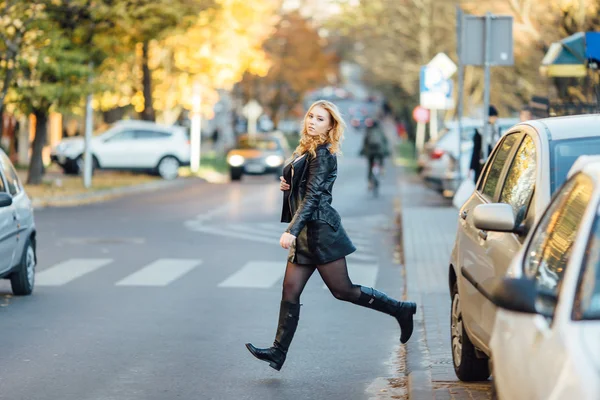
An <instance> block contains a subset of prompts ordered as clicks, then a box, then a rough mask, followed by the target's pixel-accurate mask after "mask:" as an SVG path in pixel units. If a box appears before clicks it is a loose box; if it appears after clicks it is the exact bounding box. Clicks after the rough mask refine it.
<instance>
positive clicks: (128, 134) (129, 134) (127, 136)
mask: <svg viewBox="0 0 600 400" xmlns="http://www.w3.org/2000/svg"><path fill="white" fill-rule="evenodd" d="M134 138H135V132H134V131H122V132H119V133H115V134H114V135H112V136H111V137H110V138H108V139H106V141H107V142H117V141H121V140H132V139H134Z"/></svg>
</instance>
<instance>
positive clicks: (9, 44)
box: [0, 0, 44, 138]
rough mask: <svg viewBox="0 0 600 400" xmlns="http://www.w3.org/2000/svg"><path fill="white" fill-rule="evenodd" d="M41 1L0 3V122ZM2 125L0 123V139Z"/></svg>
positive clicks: (32, 32) (33, 32)
mask: <svg viewBox="0 0 600 400" xmlns="http://www.w3.org/2000/svg"><path fill="white" fill-rule="evenodd" d="M43 8H44V5H43V3H42V2H41V1H32V0H5V1H0V9H1V10H2V17H1V18H0V77H1V86H0V122H1V120H2V115H3V113H4V108H5V101H6V96H7V94H8V91H9V89H10V87H11V84H12V83H13V79H14V77H15V66H16V60H17V57H18V56H19V55H20V53H21V50H22V48H23V46H24V45H27V42H28V40H29V39H31V38H32V37H34V36H35V35H36V34H37V33H36V32H35V31H32V27H33V26H34V22H35V19H36V18H37V17H38V15H39V14H40V12H41V11H42V10H43ZM3 129H4V124H3V123H0V138H1V137H2V133H3Z"/></svg>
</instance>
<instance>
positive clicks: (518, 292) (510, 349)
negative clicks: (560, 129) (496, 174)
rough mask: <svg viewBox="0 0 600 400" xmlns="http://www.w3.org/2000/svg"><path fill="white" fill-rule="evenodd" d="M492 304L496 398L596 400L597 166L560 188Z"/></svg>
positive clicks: (599, 321)
mask: <svg viewBox="0 0 600 400" xmlns="http://www.w3.org/2000/svg"><path fill="white" fill-rule="evenodd" d="M496 222H497V223H498V222H500V221H499V220H498V221H496ZM491 297H492V300H493V302H494V303H495V304H496V305H497V306H498V307H499V308H498V312H497V313H496V321H495V324H494V330H493V334H492V338H491V341H490V348H491V351H492V354H493V363H492V369H493V377H494V389H495V392H496V396H497V398H499V399H501V400H547V399H554V400H562V399H564V400H571V399H577V400H597V399H600V162H597V161H596V162H593V163H589V164H587V165H585V166H583V167H582V169H581V170H580V171H579V172H576V173H575V174H574V175H573V176H572V177H571V178H570V179H569V180H568V181H567V182H566V183H565V184H564V185H563V186H562V187H561V188H560V190H559V191H558V192H557V193H556V195H555V196H554V197H553V199H552V202H551V203H550V205H549V206H548V208H547V209H546V211H545V213H544V215H543V217H542V218H541V220H540V222H539V223H538V224H537V226H535V228H534V229H533V230H532V233H531V234H530V235H529V236H528V237H527V240H526V242H525V243H524V245H523V248H522V249H521V251H519V253H517V256H516V257H515V258H514V260H513V262H512V264H511V266H510V268H509V271H508V276H507V277H506V278H505V279H503V280H501V281H500V283H499V284H498V285H497V286H496V288H495V290H493V292H492V295H491Z"/></svg>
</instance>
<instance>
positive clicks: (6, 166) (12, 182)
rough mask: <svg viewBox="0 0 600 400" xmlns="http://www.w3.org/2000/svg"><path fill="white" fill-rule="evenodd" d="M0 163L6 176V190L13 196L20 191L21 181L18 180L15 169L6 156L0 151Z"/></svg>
mask: <svg viewBox="0 0 600 400" xmlns="http://www.w3.org/2000/svg"><path fill="white" fill-rule="evenodd" d="M0 164H1V165H2V172H3V173H4V177H5V178H6V185H7V186H8V192H9V193H10V194H11V195H13V196H15V195H17V194H19V193H20V192H21V181H20V180H19V175H18V174H17V171H15V168H14V167H13V165H12V163H11V162H10V160H9V158H8V156H7V155H6V154H4V153H0Z"/></svg>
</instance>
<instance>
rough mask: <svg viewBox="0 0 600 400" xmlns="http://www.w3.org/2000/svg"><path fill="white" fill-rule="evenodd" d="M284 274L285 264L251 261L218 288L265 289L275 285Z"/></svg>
mask: <svg viewBox="0 0 600 400" xmlns="http://www.w3.org/2000/svg"><path fill="white" fill-rule="evenodd" d="M284 274H285V263H282V262H273V261H251V262H248V263H247V264H246V265H244V267H243V268H242V269H240V270H239V271H237V272H236V273H235V274H233V275H231V276H230V277H229V278H227V279H225V280H224V281H223V282H221V283H219V287H229V288H232V287H236V288H240V287H241V288H261V289H266V288H270V287H271V286H273V285H274V284H275V283H277V282H278V281H279V280H280V279H281V278H283V275H284Z"/></svg>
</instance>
